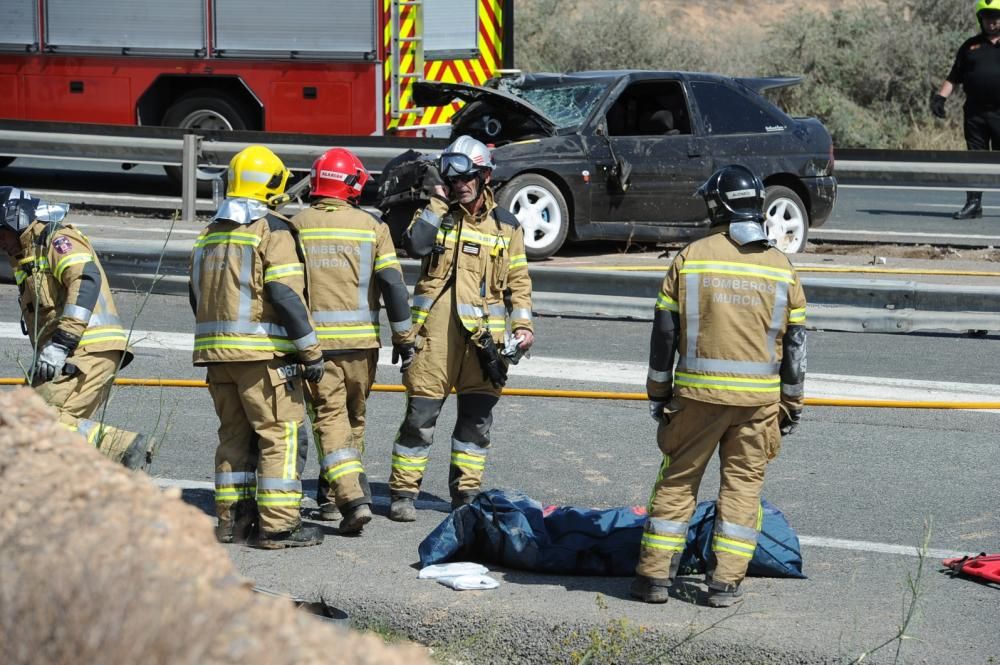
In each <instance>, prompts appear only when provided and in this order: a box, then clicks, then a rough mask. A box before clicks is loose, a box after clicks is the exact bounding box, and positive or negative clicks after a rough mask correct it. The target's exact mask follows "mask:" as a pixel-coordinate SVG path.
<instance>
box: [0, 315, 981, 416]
mask: <svg viewBox="0 0 1000 665" xmlns="http://www.w3.org/2000/svg"><path fill="white" fill-rule="evenodd" d="M0 338H8V339H23V338H24V336H23V335H22V334H21V327H20V324H17V323H0ZM131 344H132V346H134V347H138V348H144V349H157V350H161V351H164V350H166V351H191V350H192V349H193V348H194V335H191V334H189V333H171V332H160V331H148V330H134V331H132V338H131ZM391 355H392V349H389V348H383V349H382V350H381V352H380V354H379V364H380V365H382V366H391V365H392V362H391ZM647 371H648V368H647V366H646V364H645V363H641V362H626V361H621V362H607V361H598V360H579V359H575V358H553V357H541V356H534V357H532V358H527V359H525V360H522V361H521V363H520V364H519V365H517V366H516V367H514V368H512V369H511V376H512V377H513V381H514V382H515V383H516V382H517V381H518V380H519V379H556V380H561V381H576V382H581V383H603V384H616V385H620V386H630V387H631V388H632V389H633V391H634V392H642V391H643V390H644V389H645V384H646V373H647ZM806 396H807V397H825V398H839V399H878V400H882V399H890V400H903V401H921V402H922V401H942V402H979V401H1000V385H996V384H989V383H959V382H952V381H925V380H920V379H894V378H885V377H876V376H850V375H840V374H820V373H815V372H814V373H811V374H809V377H808V380H807V381H806Z"/></svg>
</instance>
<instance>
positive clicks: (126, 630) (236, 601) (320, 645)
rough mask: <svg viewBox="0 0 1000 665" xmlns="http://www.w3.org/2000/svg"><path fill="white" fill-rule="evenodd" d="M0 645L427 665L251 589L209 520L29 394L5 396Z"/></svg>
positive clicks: (112, 655) (128, 658) (78, 659)
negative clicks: (73, 430)
mask: <svg viewBox="0 0 1000 665" xmlns="http://www.w3.org/2000/svg"><path fill="white" fill-rule="evenodd" d="M275 565H280V564H279V563H278V562H277V561H276V562H275ZM0 644H2V645H3V647H2V650H3V659H2V660H3V662H4V664H5V665H22V664H24V665H28V664H29V663H30V664H34V663H46V664H47V665H62V664H66V665H69V664H76V663H91V664H98V665H99V664H104V663H107V664H109V665H111V664H115V665H118V664H121V663H143V664H144V665H159V664H163V665H167V664H174V663H200V664H201V663H208V664H215V663H220V664H222V663H231V664H232V665H253V664H254V663H260V664H261V665H265V664H267V665H292V664H293V663H324V664H326V665H333V664H335V663H343V664H347V663H352V664H358V665H366V664H367V665H375V664H385V665H404V664H405V665H410V664H414V663H415V664H420V663H428V665H429V663H430V661H429V660H428V659H427V657H426V655H425V654H424V653H423V652H422V651H421V650H419V649H418V648H417V647H388V646H386V645H385V644H384V643H383V642H382V640H381V639H379V638H377V637H375V636H372V635H362V634H360V633H355V632H348V631H346V630H341V629H338V628H336V627H335V626H333V625H331V624H329V623H327V622H323V621H321V620H319V619H316V618H314V617H312V616H311V615H308V614H305V613H304V612H301V611H298V610H295V609H294V608H293V606H292V604H291V603H290V602H288V601H287V600H283V599H276V598H272V597H267V596H262V595H260V594H257V593H254V592H253V591H251V583H250V582H249V581H248V580H246V579H244V578H242V577H241V576H240V575H239V574H238V573H237V571H236V568H235V567H234V566H233V563H232V561H231V560H230V558H229V555H228V554H227V552H226V551H225V550H224V549H223V548H222V547H221V546H219V545H218V544H216V542H215V539H214V537H213V534H212V524H211V520H210V519H209V518H208V517H206V516H205V515H204V514H202V513H201V512H199V511H198V510H196V509H195V508H193V507H191V506H188V505H186V504H185V503H183V502H181V501H180V499H179V496H177V495H174V496H171V495H170V494H169V493H164V492H162V491H160V490H159V489H158V488H157V487H156V486H155V485H154V484H153V483H152V481H151V480H150V479H149V478H148V477H146V476H144V475H142V474H139V473H133V472H130V471H128V470H126V469H125V468H124V467H121V466H118V465H116V464H113V463H112V462H110V461H108V460H107V459H105V458H104V457H103V456H101V455H100V454H99V453H98V452H97V451H96V450H95V449H94V448H92V447H90V446H87V445H86V443H85V442H84V441H83V439H82V438H80V437H79V436H77V435H74V434H70V433H69V432H68V431H66V430H65V429H62V428H61V427H60V426H58V425H57V424H56V421H55V417H54V412H52V411H51V410H50V409H49V408H48V407H47V406H45V404H44V403H43V402H42V401H41V399H39V398H38V397H37V396H36V395H35V394H34V392H32V391H31V390H29V389H27V388H20V389H17V390H12V391H5V392H0Z"/></svg>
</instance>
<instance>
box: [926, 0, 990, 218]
mask: <svg viewBox="0 0 1000 665" xmlns="http://www.w3.org/2000/svg"><path fill="white" fill-rule="evenodd" d="M975 10H976V19H977V20H978V21H979V27H980V29H981V30H982V32H980V33H979V34H978V35H976V36H975V37H972V38H970V39H967V40H966V41H965V43H964V44H962V46H961V47H960V48H959V49H958V54H957V55H956V56H955V64H954V65H952V67H951V72H950V73H949V74H948V78H946V79H945V81H944V83H943V84H942V85H941V90H939V91H938V92H937V93H935V94H934V95H933V96H932V97H931V113H933V114H934V115H935V116H937V117H938V118H943V117H944V116H945V110H944V103H945V100H946V99H948V96H949V95H951V93H952V91H953V90H954V89H955V85H957V84H959V83H960V84H962V87H963V88H964V89H965V97H966V101H965V108H964V109H963V111H964V112H965V144H966V146H967V147H968V148H969V150H1000V0H977V2H976V7H975ZM982 216H983V193H982V192H966V199H965V206H964V207H963V208H962V209H961V210H959V211H958V212H956V213H955V214H954V215H953V217H954V218H955V219H976V218H979V217H982Z"/></svg>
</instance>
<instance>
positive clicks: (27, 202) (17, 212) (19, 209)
mask: <svg viewBox="0 0 1000 665" xmlns="http://www.w3.org/2000/svg"><path fill="white" fill-rule="evenodd" d="M37 205H38V200H37V199H34V198H32V197H31V196H30V195H29V194H28V193H27V192H24V191H22V190H20V189H17V188H16V187H12V188H10V191H9V193H8V195H7V200H6V201H4V203H3V205H2V206H0V223H2V224H3V225H4V226H6V227H7V228H9V229H10V230H12V231H16V232H18V233H20V232H21V231H23V230H24V229H25V228H27V227H28V224H30V223H31V221H32V220H33V219H34V215H35V208H36V207H37Z"/></svg>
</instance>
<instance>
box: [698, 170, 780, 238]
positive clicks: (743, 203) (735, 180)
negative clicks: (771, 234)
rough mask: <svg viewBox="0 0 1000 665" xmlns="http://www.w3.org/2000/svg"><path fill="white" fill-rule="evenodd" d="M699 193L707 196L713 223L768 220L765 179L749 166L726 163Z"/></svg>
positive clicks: (704, 196) (715, 224)
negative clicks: (763, 180) (766, 218)
mask: <svg viewBox="0 0 1000 665" xmlns="http://www.w3.org/2000/svg"><path fill="white" fill-rule="evenodd" d="M697 194H700V195H701V196H702V197H703V198H704V199H705V205H707V206H708V216H709V219H710V220H711V222H712V226H721V225H723V224H731V223H733V222H757V223H758V224H760V223H762V222H763V221H764V183H763V182H761V180H760V178H758V177H757V175H756V174H755V173H754V172H753V171H751V170H750V169H748V168H747V167H745V166H742V165H740V164H730V165H729V166H723V167H722V168H721V169H719V170H718V171H716V172H715V173H713V174H712V176H711V177H710V178H709V179H708V180H706V181H705V184H703V185H702V186H701V187H699V188H698V191H697Z"/></svg>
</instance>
